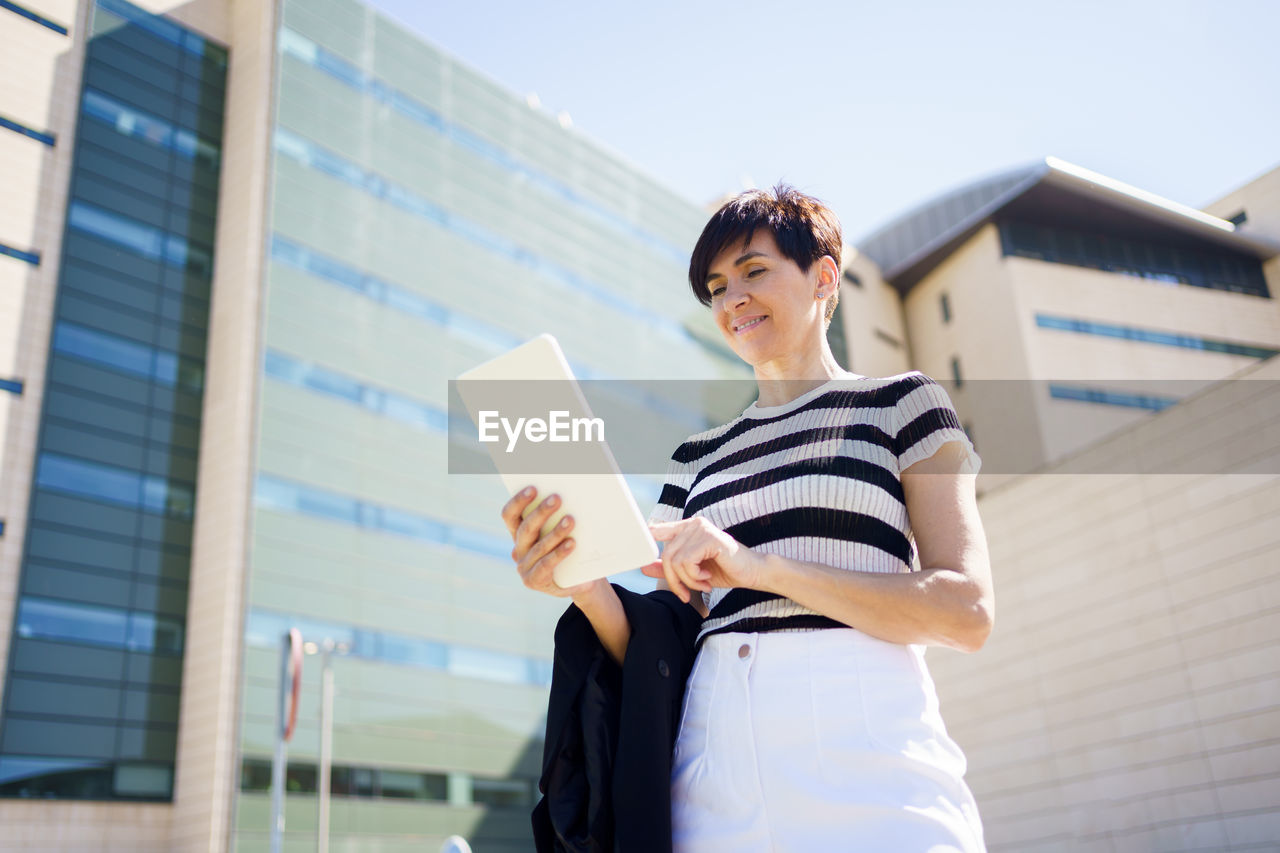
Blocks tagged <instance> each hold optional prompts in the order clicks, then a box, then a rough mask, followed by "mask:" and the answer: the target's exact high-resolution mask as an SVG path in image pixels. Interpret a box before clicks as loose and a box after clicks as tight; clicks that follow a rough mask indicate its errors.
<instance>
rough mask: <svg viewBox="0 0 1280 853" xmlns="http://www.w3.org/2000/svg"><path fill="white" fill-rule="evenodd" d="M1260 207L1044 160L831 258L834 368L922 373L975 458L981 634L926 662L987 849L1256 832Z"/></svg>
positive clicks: (1271, 373)
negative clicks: (837, 359) (991, 602)
mask: <svg viewBox="0 0 1280 853" xmlns="http://www.w3.org/2000/svg"><path fill="white" fill-rule="evenodd" d="M1278 206H1280V169H1277V170H1275V171H1272V172H1270V173H1268V174H1266V175H1264V176H1262V177H1261V178H1259V179H1258V180H1256V181H1254V182H1252V183H1251V184H1249V185H1248V186H1245V187H1243V188H1241V189H1239V190H1237V191H1235V192H1233V193H1231V194H1230V195H1228V196H1226V197H1225V198H1224V199H1223V200H1222V201H1220V202H1216V203H1214V204H1212V205H1210V206H1209V207H1208V208H1207V210H1208V211H1209V212H1210V213H1211V214H1213V215H1206V213H1203V212H1200V211H1195V210H1191V209H1188V208H1185V207H1182V206H1180V205H1176V204H1173V203H1171V202H1168V201H1166V200H1163V199H1159V198H1156V197H1154V196H1151V195H1150V194H1148V193H1144V192H1142V191H1140V190H1137V189H1135V188H1132V187H1127V186H1124V185H1121V184H1119V183H1117V182H1115V181H1111V180H1109V179H1107V178H1104V177H1103V176H1100V175H1095V174H1092V173H1089V172H1087V171H1085V170H1083V169H1080V168H1078V167H1075V166H1071V165H1069V164H1065V163H1062V162H1061V161H1056V160H1052V159H1051V160H1048V161H1046V162H1045V163H1044V164H1037V165H1036V166H1034V167H1032V168H1030V169H1027V170H1021V171H1019V172H1015V173H1011V174H1010V175H1007V176H1002V177H1000V178H997V179H994V180H991V181H986V182H983V183H980V184H978V185H975V186H972V187H969V188H966V189H964V190H961V191H959V192H957V193H953V194H949V195H947V196H944V197H942V198H940V199H939V200H938V201H936V202H934V203H931V204H929V205H926V206H925V207H924V208H923V209H922V210H919V211H916V212H914V213H912V214H909V215H908V216H907V217H904V218H903V219H902V220H899V221H897V222H895V223H893V224H891V225H889V226H887V227H886V228H884V229H882V230H881V231H879V232H878V233H877V234H875V235H873V236H872V237H871V238H870V239H868V240H864V241H863V242H862V243H861V244H860V246H859V250H858V251H855V252H852V253H851V257H850V258H849V259H848V261H847V263H846V269H847V270H848V273H847V275H846V282H845V284H846V286H845V288H844V295H843V296H842V307H845V306H848V308H849V309H850V310H848V311H847V313H846V314H845V317H846V322H847V323H848V324H849V325H850V328H849V329H848V332H847V333H848V335H849V338H850V341H851V348H852V350H853V353H852V360H853V363H854V365H855V369H856V370H858V371H860V372H864V373H872V374H875V373H887V372H896V371H899V370H903V369H909V368H918V369H920V370H923V371H924V372H926V373H928V374H930V375H931V376H934V377H935V378H937V379H939V380H940V381H943V382H944V383H949V384H948V388H949V390H950V391H951V393H952V397H953V399H954V401H955V403H956V405H957V409H958V410H959V412H960V414H961V418H962V419H963V420H964V421H965V424H966V427H967V428H969V429H970V430H971V431H972V434H973V437H974V439H975V443H976V445H977V447H978V450H979V452H980V453H981V455H982V457H983V460H984V465H983V473H982V474H981V475H980V477H979V494H980V500H979V506H980V509H981V513H982V518H983V523H984V526H985V528H986V533H987V539H988V542H989V544H990V548H991V558H992V565H993V569H994V572H995V582H996V599H997V602H998V605H997V614H998V615H997V619H996V628H995V632H994V633H993V634H992V636H991V639H990V640H989V642H988V643H987V645H986V647H985V648H984V649H983V650H982V651H981V652H980V653H978V654H976V655H972V656H963V655H958V654H955V653H951V652H947V651H945V650H933V651H932V652H931V653H930V667H931V669H932V671H933V673H934V677H935V679H936V680H937V682H938V685H939V694H940V697H941V701H942V706H943V713H944V716H945V718H946V720H947V722H948V726H949V728H950V730H951V732H952V734H953V735H954V736H955V737H956V739H957V740H958V742H959V743H960V744H961V745H962V746H963V747H964V748H965V750H966V753H967V755H968V757H969V774H968V779H969V782H970V784H971V786H972V788H973V790H974V792H975V794H976V796H977V798H978V803H979V807H980V808H981V810H982V813H983V819H984V823H985V826H986V833H987V841H988V844H989V845H990V848H991V849H992V850H993V851H994V850H1007V851H1027V850H1034V851H1041V850H1045V851H1050V850H1063V851H1065V850H1072V851H1076V850H1088V851H1131V850H1134V851H1137V850H1142V851H1146V850H1160V851H1174V850H1204V851H1219V850H1274V849H1277V848H1280V771H1278V770H1277V768H1278V767H1280V752H1278V751H1277V749H1278V747H1277V743H1276V735H1277V733H1278V732H1280V656H1277V655H1276V648H1277V644H1278V643H1280V620H1278V619H1277V618H1276V616H1277V608H1280V578H1278V577H1277V575H1276V572H1275V567H1276V566H1277V565H1280V539H1278V538H1277V536H1276V532H1275V531H1276V525H1275V519H1276V518H1277V512H1280V433H1277V432H1276V425H1277V424H1280V384H1277V382H1276V380H1277V379H1280V358H1276V357H1275V355H1276V352H1277V350H1280V309H1278V308H1277V303H1276V301H1275V299H1274V295H1273V294H1274V293H1275V288H1276V287H1277V286H1280V278H1278V277H1277V275H1276V272H1277V267H1276V263H1277V245H1278V243H1277V241H1278V240H1280V227H1277V219H1276V211H1277V208H1278ZM1219 216H1221V217H1226V220H1223V219H1219V218H1218V217H1219ZM1228 220H1234V221H1228ZM873 259H874V260H873ZM877 260H878V261H879V263H877V262H876V261H877ZM851 277H852V278H853V279H856V283H855V281H851ZM850 283H854V284H855V286H854V287H848V285H849V284H850ZM859 284H860V286H859ZM851 297H852V298H851ZM855 306H857V307H855ZM863 317H865V318H867V321H866V322H861V323H857V324H856V325H855V323H854V318H863ZM957 380H959V381H957Z"/></svg>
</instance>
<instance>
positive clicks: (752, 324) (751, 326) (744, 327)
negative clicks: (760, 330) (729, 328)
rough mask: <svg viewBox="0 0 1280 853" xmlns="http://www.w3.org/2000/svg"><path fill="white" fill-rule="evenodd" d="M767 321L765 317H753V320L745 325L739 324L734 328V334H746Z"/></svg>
mask: <svg viewBox="0 0 1280 853" xmlns="http://www.w3.org/2000/svg"><path fill="white" fill-rule="evenodd" d="M765 319H766V318H765V317H753V318H752V319H750V320H747V321H746V322H745V323H739V324H737V325H735V326H734V327H733V331H734V334H741V333H742V332H745V331H747V330H748V329H754V328H755V327H756V326H759V325H760V324H761V323H763V322H764V321H765Z"/></svg>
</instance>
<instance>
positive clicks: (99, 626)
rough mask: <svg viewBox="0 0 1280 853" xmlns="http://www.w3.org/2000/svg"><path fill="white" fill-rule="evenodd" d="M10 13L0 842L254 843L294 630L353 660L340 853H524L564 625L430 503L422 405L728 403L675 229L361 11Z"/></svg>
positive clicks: (680, 214)
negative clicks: (284, 641) (700, 394)
mask: <svg viewBox="0 0 1280 853" xmlns="http://www.w3.org/2000/svg"><path fill="white" fill-rule="evenodd" d="M0 16H2V17H3V23H4V29H3V32H4V39H5V46H6V49H5V51H4V55H5V57H6V58H5V60H4V62H6V63H8V66H7V67H6V68H5V72H6V80H9V81H19V82H20V84H21V85H19V86H15V87H6V89H5V92H6V95H5V101H4V103H2V104H0V115H3V116H4V120H5V124H4V128H3V137H2V138H0V145H3V149H2V150H3V152H4V157H3V160H4V163H5V166H4V168H5V170H6V175H5V177H6V179H7V180H9V181H10V184H9V185H10V186H13V187H15V188H16V202H17V203H16V204H15V205H14V206H13V207H12V208H10V207H9V206H8V205H6V211H5V214H4V216H5V219H4V221H3V222H2V223H0V244H3V245H4V247H5V248H4V255H5V257H3V258H0V265H2V266H3V270H2V271H0V275H2V276H3V278H4V286H3V288H2V289H3V292H4V295H3V297H0V298H3V299H5V300H6V306H5V307H6V309H11V310H5V311H4V312H2V313H3V316H4V319H3V322H4V323H5V324H6V325H5V328H4V330H3V335H0V340H3V342H4V344H5V347H6V348H5V350H4V352H3V358H4V359H5V361H4V362H3V363H0V378H2V379H3V382H4V385H3V388H4V393H2V394H0V418H3V425H4V436H5V443H4V450H3V467H4V471H5V477H4V493H3V499H2V500H3V502H2V503H0V517H3V519H4V529H3V537H2V538H0V544H2V547H3V550H2V551H0V590H3V593H2V595H3V599H4V600H3V602H2V606H0V612H3V614H4V615H3V617H0V619H2V620H3V621H2V622H0V629H2V630H0V635H2V636H3V639H2V640H0V643H2V644H3V648H4V652H5V657H4V659H5V660H6V661H7V666H6V671H5V677H4V695H3V718H2V719H0V795H3V799H0V823H2V824H3V825H4V826H5V827H6V835H7V837H8V838H9V839H11V840H13V839H17V840H19V841H20V842H23V843H31V844H33V845H35V846H39V845H40V844H45V845H47V846H48V847H50V848H61V849H77V848H82V847H85V846H90V845H97V844H99V843H101V844H103V845H104V846H106V847H109V848H113V849H128V850H143V849H154V850H171V849H213V850H222V849H241V850H256V849H266V846H267V843H268V828H269V823H270V819H269V817H270V816H269V794H268V792H267V788H268V785H269V781H270V761H271V757H272V750H273V746H274V736H273V733H274V730H275V725H276V722H275V714H276V704H277V701H276V698H277V687H278V683H279V661H280V655H281V651H280V646H281V638H282V636H283V635H284V633H285V632H286V631H287V630H288V629H289V628H291V627H296V628H299V629H300V630H301V632H302V635H303V637H304V639H305V640H306V641H308V642H309V643H312V644H320V643H322V642H323V641H325V640H332V641H333V642H334V643H335V644H336V645H337V647H338V650H339V652H345V654H338V655H336V656H335V658H334V662H333V670H334V674H335V680H336V685H337V692H336V700H335V712H334V719H333V758H332V762H333V771H332V774H331V780H332V792H333V798H332V809H331V820H330V826H331V836H332V839H333V845H334V849H371V848H372V847H375V846H376V847H378V848H379V849H434V848H435V847H438V846H439V844H440V842H441V841H442V840H443V839H444V838H445V837H447V836H449V835H451V834H454V833H457V834H461V835H463V836H465V837H467V838H469V839H470V840H471V841H472V844H473V846H474V848H475V849H476V850H477V851H506V850H526V849H528V828H529V820H528V812H529V809H530V807H531V805H532V802H533V797H534V796H535V790H534V784H535V782H536V778H537V776H538V773H539V772H540V759H541V737H542V725H543V722H542V721H543V718H544V715H545V710H546V687H547V684H548V681H549V677H550V670H551V658H550V654H551V629H552V627H553V626H554V624H555V620H556V618H557V617H558V615H559V613H560V612H561V611H562V610H563V607H564V602H563V601H558V600H554V599H551V598H549V597H544V596H536V595H533V594H531V593H529V592H528V591H527V590H525V589H524V588H523V586H521V585H520V584H519V582H518V580H517V579H516V578H515V576H514V572H513V567H512V565H511V562H510V557H509V554H508V552H509V550H510V540H509V538H508V537H507V534H506V532H505V530H504V529H503V528H502V525H501V522H500V520H499V518H498V509H499V508H500V506H501V503H502V500H503V499H504V497H505V496H504V495H503V493H502V491H501V489H500V488H498V487H496V486H495V485H494V483H493V482H492V481H491V480H485V479H480V478H474V477H471V478H468V477H449V476H446V474H447V471H448V453H447V447H448V444H449V442H448V431H449V419H448V411H447V405H448V394H447V387H448V386H447V381H448V380H449V379H451V378H452V377H454V376H456V375H457V374H458V373H460V372H461V371H462V370H464V369H465V368H468V367H470V366H473V365H475V364H477V363H479V362H481V361H483V360H485V359H486V358H489V357H491V356H493V355H495V354H497V353H498V352H501V351H503V350H505V349H507V348H509V347H511V346H513V345H514V344H516V343H518V342H520V341H522V340H524V339H525V338H527V337H529V336H530V335H531V334H533V333H535V332H541V331H549V332H552V333H553V334H555V335H557V337H558V338H559V340H560V341H561V344H562V346H563V347H564V349H565V351H566V354H567V355H568V357H569V359H570V361H571V362H572V363H573V365H574V367H575V369H576V370H577V371H578V373H579V374H580V375H582V376H584V377H587V378H591V379H606V380H627V379H641V378H643V379H652V378H660V377H666V378H683V377H687V376H700V377H743V376H749V374H748V373H747V372H746V370H745V369H744V367H743V366H742V365H741V364H739V363H737V362H736V359H734V358H733V356H732V354H731V353H729V352H728V350H727V349H726V348H725V346H724V344H723V342H721V341H720V340H719V336H718V333H717V332H716V331H715V328H714V326H713V325H712V324H711V322H710V319H709V317H708V316H707V314H706V312H705V310H703V309H702V308H701V306H699V305H697V304H696V302H694V301H693V300H692V299H690V298H689V297H688V294H687V289H686V286H685V284H684V275H685V268H686V264H687V256H688V251H689V248H690V247H691V245H692V243H693V240H694V239H695V238H696V236H697V233H698V230H699V229H700V228H701V225H702V223H703V221H704V219H705V214H704V213H703V211H701V210H700V209H699V208H698V207H696V206H695V205H692V204H690V203H688V202H686V201H684V200H683V199H681V198H679V197H678V196H676V195H674V194H673V193H671V192H670V191H668V190H665V189H663V188H662V187H660V186H658V185H657V184H656V183H655V182H654V181H652V180H651V179H649V178H647V177H646V176H644V175H642V174H640V173H638V172H636V171H635V170H634V169H633V168H631V167H629V166H627V165H626V164H625V163H623V162H622V161H621V160H620V159H619V158H618V157H616V156H615V155H612V154H610V153H608V152H606V151H604V150H603V149H601V148H600V147H599V146H598V145H595V144H593V143H592V142H590V141H589V140H587V139H585V138H584V137H583V136H582V135H580V134H579V133H577V132H575V131H572V130H570V129H567V128H566V127H564V126H562V125H561V123H560V122H559V121H558V120H557V119H556V118H555V117H553V116H550V115H548V114H546V113H545V112H544V111H541V110H539V109H536V108H534V107H531V106H530V105H529V104H528V103H527V102H526V101H525V99H523V98H520V97H516V96H514V95H512V94H510V93H508V92H505V91H503V90H502V89H501V88H500V87H498V86H495V85H494V84H493V83H492V82H491V81H489V80H487V79H486V78H484V77H483V76H482V75H481V74H479V73H477V72H475V71H473V70H471V69H468V68H466V67H464V66H462V65H461V64H459V63H458V62H456V61H454V60H453V59H451V58H450V57H448V56H446V55H445V54H443V53H441V52H440V51H439V50H437V49H435V48H434V47H431V46H429V45H427V44H425V43H423V42H422V41H421V40H420V39H418V38H416V37H414V36H412V35H410V34H409V33H407V32H406V31H405V30H404V29H402V28H401V27H400V26H398V25H397V24H395V23H394V22H392V21H390V20H388V19H387V18H385V17H383V16H382V15H380V14H378V13H376V12H374V11H373V10H371V9H370V8H368V7H366V6H363V5H360V4H358V3H354V2H347V1H346V0H287V2H278V3H258V2H252V3H251V2H230V3H227V2H195V3H186V4H181V3H171V2H154V1H153V2H147V3H139V4H132V3H129V2H126V0H96V2H80V3H73V2H62V3H58V2H24V3H21V4H9V3H6V4H4V6H3V8H0ZM699 415H700V416H701V413H699ZM690 431H693V430H692V429H691V430H690ZM663 461H665V460H663ZM655 473H657V474H660V473H661V471H660V470H659V471H657V472H655ZM633 483H634V485H635V487H636V490H637V493H638V495H640V497H641V501H642V503H644V502H645V501H650V502H651V501H652V500H654V499H656V494H657V486H659V485H660V480H657V481H655V479H654V478H653V477H643V476H639V477H636V478H634V479H633ZM303 672H304V679H303V697H304V698H303V703H302V705H301V711H300V714H299V719H298V723H297V727H296V731H295V734H294V737H293V739H292V741H291V744H290V748H289V770H288V775H287V782H286V788H287V790H288V791H289V792H290V793H289V796H287V797H286V798H285V799H286V808H285V813H286V814H285V817H286V830H287V834H286V840H287V842H288V846H289V847H290V848H296V847H298V846H299V845H302V846H307V845H311V844H314V843H315V838H316V831H317V830H316V819H317V815H316V791H317V788H318V787H319V785H318V780H317V760H318V748H319V746H318V745H319V739H320V732H319V729H318V720H317V712H318V704H319V695H318V691H319V666H318V658H315V657H313V658H310V659H308V660H307V662H306V663H305V664H304V670H303Z"/></svg>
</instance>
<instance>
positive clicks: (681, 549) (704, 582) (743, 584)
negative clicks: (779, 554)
mask: <svg viewBox="0 0 1280 853" xmlns="http://www.w3.org/2000/svg"><path fill="white" fill-rule="evenodd" d="M649 532H650V533H652V534H653V538H654V539H656V540H657V541H659V542H665V543H667V544H666V547H665V548H663V550H662V559H661V560H658V561H655V562H652V563H650V564H649V565H647V566H645V567H644V569H643V571H644V573H645V574H646V575H648V576H649V577H651V578H665V579H666V581H667V586H668V587H670V588H671V591H672V592H674V593H675V594H676V595H677V596H678V597H679V598H680V600H681V601H684V602H686V603H687V602H688V601H689V600H690V598H691V596H692V593H691V590H698V591H700V592H710V591H711V589H712V587H739V588H747V589H755V588H758V587H759V585H760V583H761V580H762V575H763V571H764V558H763V557H762V556H761V555H760V554H757V553H756V552H755V551H752V550H751V549H750V548H748V547H746V546H745V545H742V544H740V543H739V542H738V541H737V540H736V539H734V538H733V537H732V536H730V535H729V534H728V533H725V532H724V531H723V530H721V529H719V528H718V527H716V526H715V525H714V524H712V523H711V522H709V521H707V520H706V519H705V518H702V517H701V516H694V517H693V518H686V519H684V520H683V521H672V522H661V523H655V524H650V525H649Z"/></svg>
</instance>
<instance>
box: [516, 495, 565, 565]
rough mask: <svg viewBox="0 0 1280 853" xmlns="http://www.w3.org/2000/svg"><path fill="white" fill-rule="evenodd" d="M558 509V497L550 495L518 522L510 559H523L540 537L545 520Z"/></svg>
mask: <svg viewBox="0 0 1280 853" xmlns="http://www.w3.org/2000/svg"><path fill="white" fill-rule="evenodd" d="M559 507H560V496H559V495H551V496H549V497H548V498H547V499H546V500H544V501H543V502H542V503H540V504H538V505H537V506H536V507H534V509H533V512H531V513H529V514H528V515H526V516H525V517H524V520H523V521H521V522H520V526H519V527H517V528H516V532H515V540H516V546H515V547H514V548H512V549H511V557H512V559H515V560H517V561H518V560H521V559H523V558H524V555H525V554H526V553H528V551H529V549H530V548H532V547H533V545H534V543H535V542H537V541H538V539H539V537H541V536H542V526H543V525H544V524H546V523H547V519H548V518H550V517H551V514H552V513H553V512H555V511H556V510H557V509H559Z"/></svg>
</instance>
